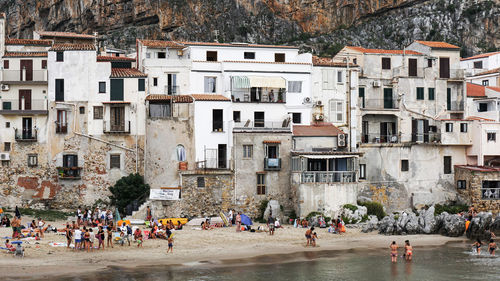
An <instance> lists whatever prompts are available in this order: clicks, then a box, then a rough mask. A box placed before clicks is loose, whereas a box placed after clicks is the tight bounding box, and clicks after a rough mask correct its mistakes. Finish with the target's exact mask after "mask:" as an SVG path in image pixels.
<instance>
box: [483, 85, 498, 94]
mask: <svg viewBox="0 0 500 281" xmlns="http://www.w3.org/2000/svg"><path fill="white" fill-rule="evenodd" d="M486 89H489V90H493V91H495V92H499V93H500V87H494V86H486Z"/></svg>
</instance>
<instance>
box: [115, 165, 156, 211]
mask: <svg viewBox="0 0 500 281" xmlns="http://www.w3.org/2000/svg"><path fill="white" fill-rule="evenodd" d="M109 191H110V192H111V196H109V199H110V200H111V204H112V205H113V206H116V208H117V209H118V211H119V212H120V214H122V215H124V214H125V213H126V210H125V208H126V207H127V205H129V204H130V203H132V202H134V201H135V200H137V201H138V203H139V205H140V204H142V203H144V202H145V201H146V199H147V198H148V196H149V185H148V184H146V183H144V178H143V177H142V176H141V175H139V174H130V175H128V176H126V177H122V178H121V179H119V180H118V181H117V182H116V183H115V185H114V186H110V187H109Z"/></svg>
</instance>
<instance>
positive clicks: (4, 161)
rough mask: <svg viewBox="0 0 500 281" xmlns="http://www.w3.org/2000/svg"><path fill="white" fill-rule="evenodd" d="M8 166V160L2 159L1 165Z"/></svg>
mask: <svg viewBox="0 0 500 281" xmlns="http://www.w3.org/2000/svg"><path fill="white" fill-rule="evenodd" d="M9 166H10V161H9V160H2V167H9Z"/></svg>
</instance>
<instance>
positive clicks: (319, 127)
mask: <svg viewBox="0 0 500 281" xmlns="http://www.w3.org/2000/svg"><path fill="white" fill-rule="evenodd" d="M339 134H344V132H342V130H340V129H339V128H337V127H336V126H334V125H333V124H332V123H315V124H312V125H294V126H293V135H294V136H296V137H334V136H338V135H339Z"/></svg>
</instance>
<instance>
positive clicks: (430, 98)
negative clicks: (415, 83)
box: [429, 88, 435, 100]
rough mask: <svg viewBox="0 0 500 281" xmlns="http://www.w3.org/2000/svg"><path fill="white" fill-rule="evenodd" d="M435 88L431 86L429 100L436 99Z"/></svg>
mask: <svg viewBox="0 0 500 281" xmlns="http://www.w3.org/2000/svg"><path fill="white" fill-rule="evenodd" d="M434 91H435V90H434V88H429V100H434Z"/></svg>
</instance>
